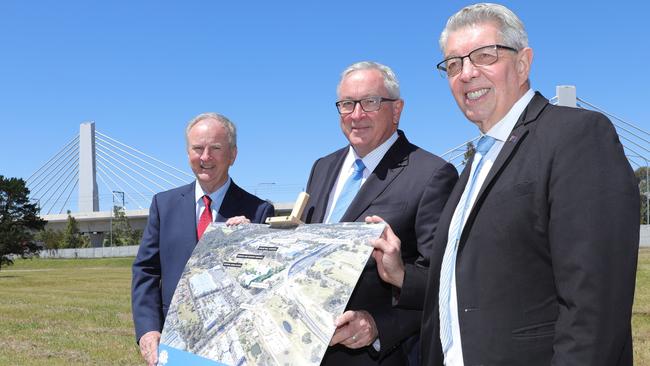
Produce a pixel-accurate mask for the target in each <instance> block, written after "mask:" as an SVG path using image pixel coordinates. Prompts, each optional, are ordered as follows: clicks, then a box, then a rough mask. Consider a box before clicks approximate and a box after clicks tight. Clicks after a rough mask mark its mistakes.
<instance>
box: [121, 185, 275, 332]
mask: <svg viewBox="0 0 650 366" xmlns="http://www.w3.org/2000/svg"><path fill="white" fill-rule="evenodd" d="M195 184H196V182H194V183H190V184H188V185H185V186H182V187H178V188H175V189H172V190H169V191H165V192H162V193H158V194H156V195H155V196H154V197H153V200H152V202H151V208H150V209H149V219H148V222H147V227H146V228H145V230H144V233H143V235H142V241H141V243H140V249H139V250H138V255H137V257H136V258H135V261H134V262H133V281H132V287H131V304H132V310H133V323H134V325H135V333H136V340H138V341H139V340H140V337H142V335H143V334H144V333H146V332H149V331H152V330H155V331H162V327H163V324H164V322H165V316H166V315H167V309H169V305H170V303H171V300H172V296H173V295H174V291H175V290H176V285H177V284H178V281H179V280H180V278H181V274H182V273H183V269H184V268H185V264H186V263H187V260H188V259H189V258H190V255H191V254H192V251H193V250H194V246H195V245H196V243H197V241H198V238H197V233H196V202H195V200H194V192H195ZM273 213H274V209H273V206H272V205H271V204H270V203H268V202H266V201H263V200H261V199H259V198H257V197H256V196H254V195H252V194H250V193H248V192H246V191H244V190H243V189H241V188H240V187H239V186H237V185H236V184H235V182H233V181H231V183H230V187H229V188H228V191H227V192H226V195H225V196H224V199H223V203H222V204H221V207H220V208H219V212H218V215H217V218H216V220H215V221H217V222H224V221H226V220H227V219H228V218H230V217H233V216H242V215H243V216H246V217H247V218H248V219H250V220H251V222H252V223H263V222H264V220H266V218H267V217H269V216H273Z"/></svg>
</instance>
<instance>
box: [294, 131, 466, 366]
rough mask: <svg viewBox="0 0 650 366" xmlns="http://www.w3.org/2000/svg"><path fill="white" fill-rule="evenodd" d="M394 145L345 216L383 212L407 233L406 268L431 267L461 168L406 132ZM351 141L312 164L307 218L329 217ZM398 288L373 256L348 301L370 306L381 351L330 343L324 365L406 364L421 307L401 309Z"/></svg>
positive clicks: (404, 236) (351, 219)
mask: <svg viewBox="0 0 650 366" xmlns="http://www.w3.org/2000/svg"><path fill="white" fill-rule="evenodd" d="M398 134H399V137H398V139H397V141H396V142H395V143H394V144H393V146H391V148H390V149H389V150H388V152H387V153H386V155H384V158H383V159H382V160H381V162H380V163H379V165H378V166H377V167H376V168H375V170H374V171H373V172H372V173H371V174H370V176H369V177H368V179H367V180H366V181H365V183H364V184H363V186H361V189H360V190H359V192H358V193H357V195H356V196H355V198H354V200H353V201H352V203H351V204H350V206H349V207H348V210H347V211H346V212H345V214H344V215H343V217H342V218H341V221H343V222H354V221H364V219H365V217H366V216H368V215H379V216H381V217H382V218H383V219H384V220H386V222H387V223H389V224H390V225H391V227H392V228H393V230H394V231H395V233H396V234H397V235H398V236H399V237H400V238H401V239H402V257H403V259H404V262H405V263H406V264H407V268H406V270H407V274H406V277H408V276H409V273H410V272H411V270H412V269H413V267H418V268H426V267H428V265H429V260H428V258H429V256H430V254H431V250H432V242H433V238H434V235H435V233H436V227H437V223H438V217H439V215H440V211H441V210H442V207H443V206H444V204H445V202H446V201H447V197H448V196H449V193H450V192H451V190H452V188H453V186H454V184H455V183H456V180H457V179H458V173H457V171H456V169H455V168H454V167H453V166H452V165H451V164H449V163H446V162H445V161H444V160H442V159H441V158H439V157H437V156H435V155H433V154H431V153H429V152H427V151H425V150H422V149H420V148H419V147H417V146H415V145H413V144H411V143H410V142H408V140H407V139H406V137H405V136H404V133H403V132H402V131H398ZM348 149H349V147H347V146H346V147H345V148H343V149H340V150H338V151H336V152H334V153H332V154H330V155H328V156H325V157H323V158H321V159H318V160H317V161H316V162H315V163H314V166H313V168H312V171H311V174H310V177H309V183H308V184H307V193H309V194H310V196H311V198H310V201H309V203H308V205H307V207H306V208H305V214H304V220H305V222H306V223H321V222H323V220H324V216H325V211H326V209H327V202H328V199H329V194H330V192H331V190H332V187H333V186H334V184H335V182H336V179H337V177H338V174H339V171H340V170H341V166H342V165H343V160H345V156H346V154H347V153H348ZM393 295H394V290H393V288H392V286H390V285H388V284H386V283H385V282H383V281H382V280H381V279H380V277H379V275H378V274H377V264H376V262H375V261H374V259H373V258H370V259H369V261H368V263H367V265H366V267H365V268H364V270H363V273H362V274H361V278H360V279H359V282H358V283H357V286H356V287H355V289H354V291H353V293H352V297H351V298H350V301H349V302H348V305H347V309H348V310H366V311H368V312H369V313H370V314H371V315H372V316H373V318H374V320H375V323H376V324H377V328H378V330H379V339H380V342H381V350H380V353H377V352H376V351H374V348H373V347H372V346H368V347H364V348H361V349H357V350H353V349H349V348H347V347H344V346H341V345H337V346H334V347H329V348H328V351H327V353H326V354H325V357H324V359H323V362H322V364H323V365H337V366H340V365H377V364H381V365H404V364H406V362H407V359H406V354H405V353H404V352H403V351H402V348H401V347H400V345H401V342H402V341H404V340H405V339H406V338H408V337H410V336H412V335H414V334H417V332H418V330H419V328H420V318H421V312H420V311H417V310H404V309H396V308H394V307H393V305H392V301H393Z"/></svg>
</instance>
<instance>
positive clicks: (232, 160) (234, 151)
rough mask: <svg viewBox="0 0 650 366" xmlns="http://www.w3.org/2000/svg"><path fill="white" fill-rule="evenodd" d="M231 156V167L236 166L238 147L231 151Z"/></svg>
mask: <svg viewBox="0 0 650 366" xmlns="http://www.w3.org/2000/svg"><path fill="white" fill-rule="evenodd" d="M230 152H231V155H230V166H232V165H233V164H235V159H237V146H235V147H233V148H232V149H230Z"/></svg>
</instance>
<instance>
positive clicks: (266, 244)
mask: <svg viewBox="0 0 650 366" xmlns="http://www.w3.org/2000/svg"><path fill="white" fill-rule="evenodd" d="M383 229H384V224H365V223H339V224H311V225H300V226H298V227H297V228H294V229H272V228H269V227H268V226H267V225H261V224H245V225H239V226H234V227H227V226H225V225H223V224H213V225H212V226H211V227H210V228H209V229H208V230H209V231H206V233H205V234H204V235H203V237H202V238H201V240H200V241H199V243H198V244H197V245H196V248H195V249H194V252H193V253H192V256H191V257H190V259H189V261H188V263H187V265H186V266H185V269H184V271H183V275H182V277H181V279H180V281H179V283H178V286H177V288H176V292H175V293H174V297H173V300H172V304H171V306H170V308H169V311H168V313H167V318H166V320H165V325H164V328H163V332H162V338H161V343H160V349H159V361H158V364H159V365H166V366H173V365H188V364H191V365H318V364H320V362H321V359H322V357H323V355H324V353H325V351H326V349H327V346H328V344H329V341H330V339H331V337H332V334H333V333H334V330H335V327H334V319H335V318H336V317H337V316H338V315H340V314H342V313H343V311H344V310H345V306H346V304H347V302H348V299H349V298H350V295H351V294H352V290H353V289H354V287H355V285H356V283H357V281H358V279H359V276H360V275H361V272H362V270H363V267H364V266H365V264H366V262H367V261H368V258H369V256H370V253H371V252H372V246H371V245H370V240H371V239H374V238H378V237H379V235H380V234H381V232H382V231H383Z"/></svg>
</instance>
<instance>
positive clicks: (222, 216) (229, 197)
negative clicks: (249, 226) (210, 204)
mask: <svg viewBox="0 0 650 366" xmlns="http://www.w3.org/2000/svg"><path fill="white" fill-rule="evenodd" d="M242 194H243V192H242V189H241V188H239V186H238V185H236V184H235V181H233V180H232V179H231V180H230V187H228V190H227V191H226V195H225V196H224V197H223V202H221V206H220V207H219V211H218V212H217V218H216V220H215V222H226V220H228V218H230V217H233V216H237V213H236V212H235V208H236V207H237V206H238V204H239V202H240V199H241V196H242ZM251 219H252V218H251Z"/></svg>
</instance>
